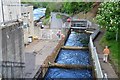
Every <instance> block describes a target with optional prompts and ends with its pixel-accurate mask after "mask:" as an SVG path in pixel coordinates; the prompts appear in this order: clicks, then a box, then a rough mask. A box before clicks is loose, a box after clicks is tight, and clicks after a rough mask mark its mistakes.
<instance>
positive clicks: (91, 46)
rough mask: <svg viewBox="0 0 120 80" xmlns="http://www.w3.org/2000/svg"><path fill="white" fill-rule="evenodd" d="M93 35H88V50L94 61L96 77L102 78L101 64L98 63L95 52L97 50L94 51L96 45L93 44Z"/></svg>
mask: <svg viewBox="0 0 120 80" xmlns="http://www.w3.org/2000/svg"><path fill="white" fill-rule="evenodd" d="M93 34H94V33H93ZM96 35H97V34H96ZM94 37H95V36H93V35H91V36H90V41H89V48H90V51H91V53H92V58H93V61H94V65H95V71H96V75H97V78H101V79H102V78H103V72H102V70H101V65H100V62H99V59H98V54H97V51H96V47H95V46H94V44H93V39H94Z"/></svg>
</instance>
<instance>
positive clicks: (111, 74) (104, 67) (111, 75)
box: [94, 30, 118, 79]
mask: <svg viewBox="0 0 120 80" xmlns="http://www.w3.org/2000/svg"><path fill="white" fill-rule="evenodd" d="M104 32H105V31H103V30H101V32H100V34H99V35H98V37H97V38H96V39H95V41H94V44H95V46H96V48H97V52H98V56H99V60H100V64H101V67H102V70H103V72H105V73H107V75H108V79H111V78H112V79H113V78H118V76H117V75H116V73H115V71H114V69H113V68H112V65H111V64H110V63H104V62H103V60H102V57H103V54H102V51H103V47H101V46H100V45H99V41H100V39H101V38H102V36H103V35H104Z"/></svg>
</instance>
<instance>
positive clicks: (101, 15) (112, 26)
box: [96, 2, 120, 74]
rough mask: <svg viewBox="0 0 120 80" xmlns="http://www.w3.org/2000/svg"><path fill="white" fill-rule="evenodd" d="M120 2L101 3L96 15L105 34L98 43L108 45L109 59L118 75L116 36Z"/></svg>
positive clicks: (119, 57)
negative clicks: (104, 29)
mask: <svg viewBox="0 0 120 80" xmlns="http://www.w3.org/2000/svg"><path fill="white" fill-rule="evenodd" d="M119 14H120V2H106V3H101V5H100V8H99V11H98V14H97V17H96V19H97V22H98V23H99V24H100V25H101V26H102V27H103V28H106V33H105V35H104V36H103V38H102V39H101V41H100V44H101V45H102V46H105V45H108V46H109V47H110V50H111V54H110V58H111V60H112V63H113V64H114V65H115V68H116V70H118V71H117V72H118V73H119V74H120V65H118V63H120V61H119V60H118V59H120V56H119V52H118V51H119V50H118V44H119V40H118V38H119V37H118V34H119V32H120V31H118V30H119V24H120V15H119Z"/></svg>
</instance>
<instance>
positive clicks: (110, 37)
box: [105, 31, 116, 41]
mask: <svg viewBox="0 0 120 80" xmlns="http://www.w3.org/2000/svg"><path fill="white" fill-rule="evenodd" d="M115 35H116V33H115V32H113V31H107V32H106V35H105V37H106V40H108V41H109V40H114V39H115Z"/></svg>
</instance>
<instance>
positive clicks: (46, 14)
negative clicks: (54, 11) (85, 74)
mask: <svg viewBox="0 0 120 80" xmlns="http://www.w3.org/2000/svg"><path fill="white" fill-rule="evenodd" d="M49 16H50V9H49V7H47V8H46V12H45V17H46V18H48V17H49Z"/></svg>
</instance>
